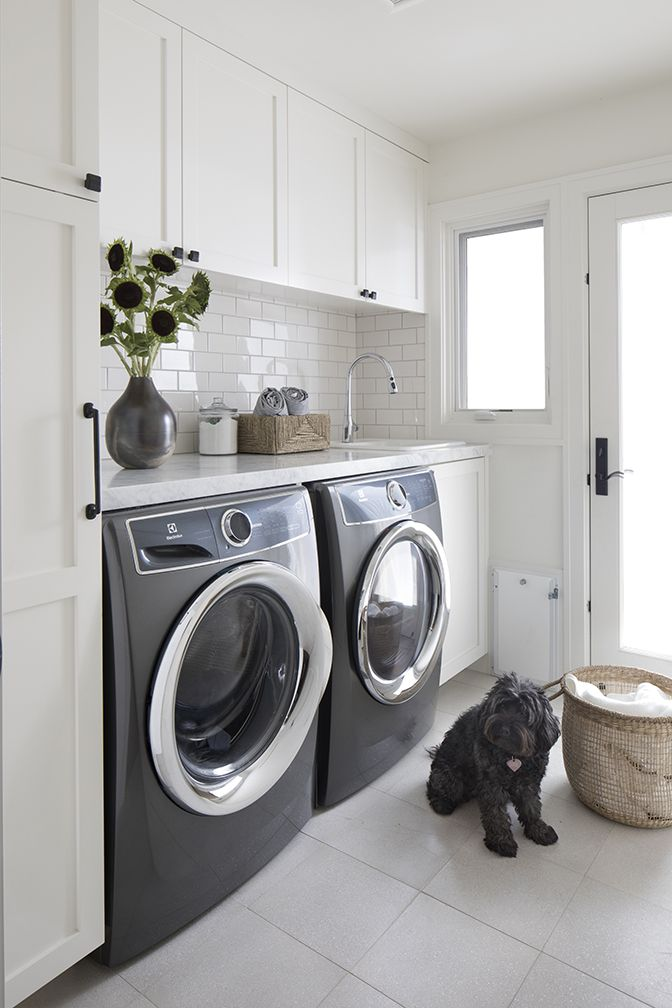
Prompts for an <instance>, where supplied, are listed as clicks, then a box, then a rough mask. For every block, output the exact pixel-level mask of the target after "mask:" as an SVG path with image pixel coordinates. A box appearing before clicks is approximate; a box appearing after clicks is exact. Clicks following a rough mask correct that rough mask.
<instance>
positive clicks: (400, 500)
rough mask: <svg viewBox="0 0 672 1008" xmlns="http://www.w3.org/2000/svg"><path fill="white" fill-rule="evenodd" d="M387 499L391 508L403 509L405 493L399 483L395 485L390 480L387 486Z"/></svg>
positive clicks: (394, 481)
mask: <svg viewBox="0 0 672 1008" xmlns="http://www.w3.org/2000/svg"><path fill="white" fill-rule="evenodd" d="M387 499H388V500H389V502H390V504H392V506H393V507H396V508H403V507H405V506H406V501H407V497H406V491H405V490H404V488H403V486H402V485H401V483H397V481H396V480H390V482H389V483H388V484H387Z"/></svg>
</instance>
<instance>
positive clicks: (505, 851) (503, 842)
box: [483, 836, 518, 857]
mask: <svg viewBox="0 0 672 1008" xmlns="http://www.w3.org/2000/svg"><path fill="white" fill-rule="evenodd" d="M483 843H484V844H485V846H486V847H487V848H488V850H491V851H493V852H494V853H495V854H499V855H500V857H515V856H516V854H517V852H518V844H517V843H516V841H515V840H514V839H513V837H507V838H506V839H502V838H499V839H497V840H496V839H494V838H492V837H487V836H486V837H483Z"/></svg>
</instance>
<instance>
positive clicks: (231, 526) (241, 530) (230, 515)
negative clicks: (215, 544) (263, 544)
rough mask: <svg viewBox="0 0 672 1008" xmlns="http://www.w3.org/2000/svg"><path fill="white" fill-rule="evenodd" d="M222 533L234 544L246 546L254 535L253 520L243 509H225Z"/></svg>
mask: <svg viewBox="0 0 672 1008" xmlns="http://www.w3.org/2000/svg"><path fill="white" fill-rule="evenodd" d="M222 534H223V536H224V538H225V539H226V541H227V542H228V543H231V545H232V546H245V544H246V543H248V542H249V541H250V536H251V535H252V522H251V521H250V519H249V518H248V517H247V515H246V514H245V513H244V512H243V511H236V510H235V509H233V508H232V509H231V511H225V512H224V514H223V515H222Z"/></svg>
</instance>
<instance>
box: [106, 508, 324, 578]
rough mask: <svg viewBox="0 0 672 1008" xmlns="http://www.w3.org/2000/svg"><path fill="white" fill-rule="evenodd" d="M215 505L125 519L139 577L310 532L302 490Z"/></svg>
mask: <svg viewBox="0 0 672 1008" xmlns="http://www.w3.org/2000/svg"><path fill="white" fill-rule="evenodd" d="M214 501H216V498H215V499H213V504H212V505H208V506H203V505H201V506H199V507H191V508H188V507H182V508H178V509H176V510H174V511H166V512H161V513H156V514H150V515H143V516H142V517H138V518H129V519H128V521H127V522H126V525H127V528H128V534H129V537H130V541H131V547H132V550H133V560H134V563H135V568H136V570H137V571H138V573H139V574H150V573H157V572H159V571H170V570H179V569H180V568H183V567H194V566H200V565H201V564H208V563H218V562H220V561H222V560H231V559H234V558H236V557H238V556H241V557H242V556H249V555H250V554H251V553H255V554H256V553H260V552H263V551H265V550H269V549H272V548H273V547H277V546H282V545H284V544H285V543H288V542H293V541H294V540H295V539H299V538H301V537H302V536H305V535H308V534H309V532H310V531H311V528H312V516H311V513H310V511H309V508H308V500H307V496H306V494H305V492H304V491H301V490H298V491H290V492H289V493H284V494H277V493H276V494H272V495H268V496H259V497H256V498H253V499H250V498H246V499H242V500H238V499H235V498H233V499H231V498H227V499H220V500H219V501H217V502H216V503H215V502H214Z"/></svg>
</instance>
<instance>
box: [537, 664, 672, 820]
mask: <svg viewBox="0 0 672 1008" xmlns="http://www.w3.org/2000/svg"><path fill="white" fill-rule="evenodd" d="M573 673H574V675H575V676H576V678H577V679H581V680H582V681H583V682H589V683H593V685H595V686H597V687H598V688H599V689H600V690H601V691H602V692H603V693H631V692H632V691H633V690H635V689H636V688H637V686H638V685H639V683H642V682H651V683H653V684H654V685H655V686H658V687H659V688H660V689H662V690H664V691H665V692H666V693H670V694H671V695H672V679H669V678H668V677H667V676H662V675H657V674H656V673H654V672H647V671H645V670H644V669H638V668H628V667H625V666H620V665H590V666H587V667H584V668H578V669H574V670H573ZM559 682H560V683H561V691H562V694H563V698H564V699H563V709H562V755H563V759H564V761H565V769H566V771H567V777H568V778H569V783H570V784H571V786H572V788H573V789H574V791H575V792H576V794H577V796H578V798H580V800H581V801H582V802H583V803H584V805H587V806H588V808H591V809H594V811H595V812H599V813H600V815H603V816H606V818H607V819H614V820H616V822H620V823H625V824H626V825H628V826H643V827H646V828H648V829H659V828H661V827H663V826H672V717H655V718H654V717H641V716H637V717H634V716H631V715H628V714H621V713H620V712H617V711H609V710H604V709H603V708H601V707H596V706H595V705H594V704H591V703H588V702H587V701H586V700H580V699H579V698H578V697H576V696H574V695H573V694H571V693H569V692H568V691H567V689H566V688H565V685H564V682H565V680H564V676H563V678H562V679H561V680H559ZM551 685H555V684H551Z"/></svg>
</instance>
